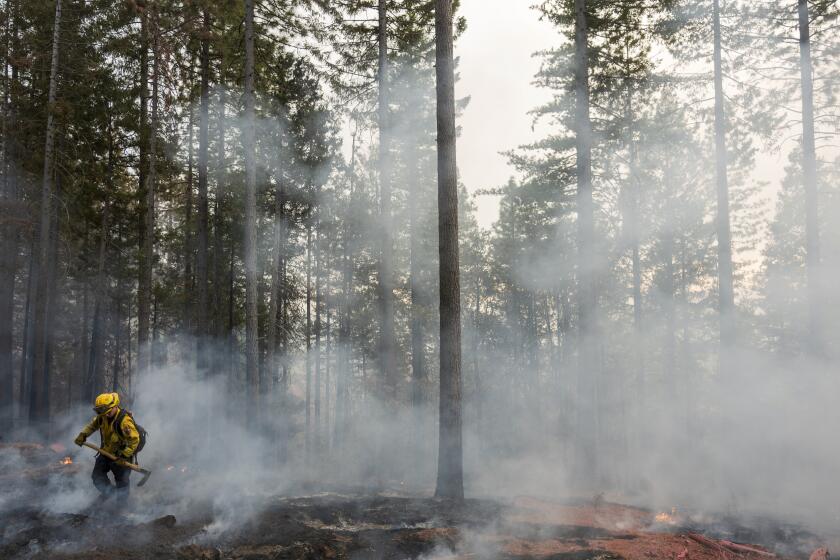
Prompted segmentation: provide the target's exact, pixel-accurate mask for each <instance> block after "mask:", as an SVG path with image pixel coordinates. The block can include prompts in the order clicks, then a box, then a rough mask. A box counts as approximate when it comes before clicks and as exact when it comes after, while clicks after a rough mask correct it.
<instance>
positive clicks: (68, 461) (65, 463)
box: [59, 457, 73, 465]
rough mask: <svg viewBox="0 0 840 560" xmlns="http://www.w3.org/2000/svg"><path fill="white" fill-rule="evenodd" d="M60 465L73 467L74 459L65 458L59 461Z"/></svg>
mask: <svg viewBox="0 0 840 560" xmlns="http://www.w3.org/2000/svg"><path fill="white" fill-rule="evenodd" d="M59 463H61V464H62V465H72V464H73V459H71V458H70V457H65V458H64V459H62V460H61V461H59Z"/></svg>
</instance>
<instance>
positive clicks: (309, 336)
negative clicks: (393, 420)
mask: <svg viewBox="0 0 840 560" xmlns="http://www.w3.org/2000/svg"><path fill="white" fill-rule="evenodd" d="M311 218H312V216H311V210H310V215H309V216H308V217H307V222H306V333H305V334H306V358H305V360H306V364H305V365H306V434H305V447H306V450H305V451H306V460H307V461H309V459H310V453H311V452H312V357H311V356H312V222H311Z"/></svg>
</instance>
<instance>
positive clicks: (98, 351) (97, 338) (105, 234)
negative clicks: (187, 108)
mask: <svg viewBox="0 0 840 560" xmlns="http://www.w3.org/2000/svg"><path fill="white" fill-rule="evenodd" d="M106 134H107V136H108V167H107V171H106V178H105V193H104V196H103V199H104V206H105V208H104V210H103V212H102V231H101V232H100V236H99V259H98V264H97V270H96V296H95V298H96V299H95V301H94V304H93V331H92V335H91V340H90V358H89V360H88V364H87V365H88V371H87V381H88V387H87V388H86V389H87V390H86V395H85V396H86V400H87V402H93V398H94V396H95V393H97V392H99V391H103V390H104V389H105V355H104V354H105V337H106V336H107V335H106V333H105V329H104V328H103V320H104V319H103V317H102V315H103V309H102V308H103V305H104V303H103V300H104V299H105V297H106V290H107V283H106V276H105V262H106V257H107V251H108V238H109V236H110V227H111V222H110V218H111V202H110V198H111V196H113V195H114V180H113V178H114V158H115V154H114V131H113V127H112V122H111V115H110V114H109V115H108V129H107V131H106Z"/></svg>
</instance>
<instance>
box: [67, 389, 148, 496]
mask: <svg viewBox="0 0 840 560" xmlns="http://www.w3.org/2000/svg"><path fill="white" fill-rule="evenodd" d="M93 410H94V412H96V416H94V417H93V420H91V421H90V422H88V424H87V426H85V427H84V428H83V429H82V431H81V433H80V434H79V435H78V436H77V437H76V440H75V443H76V445H79V446H81V445H82V444H83V443H84V442H85V440H86V439H87V438H88V436H90V435H91V434H93V432H95V431H97V430H99V433H100V435H101V436H102V445H101V446H100V447H101V448H102V449H103V450H104V451H107V452H109V453H111V454H112V455H115V456H117V457H118V458H119V459H121V460H122V461H126V462H130V461H133V460H134V454H135V453H136V452H137V447H138V446H139V445H140V434H139V432H138V430H137V426H136V424H135V423H134V418H133V417H132V416H131V414H129V413H127V412H126V411H123V410H122V409H121V408H120V396H119V395H118V394H117V393H103V394H101V395H99V396H98V397H96V401H95V402H94V405H93ZM108 471H110V472H112V473H113V474H114V482H115V483H116V486H114V485H112V484H111V481H110V480H109V479H108ZM129 474H131V469H129V468H128V467H126V466H124V465H121V464H120V462H118V461H112V460H111V459H108V458H107V457H105V456H103V455H97V456H96V463H95V464H94V466H93V473H92V474H91V478H92V479H93V485H94V486H95V487H96V489H97V490H99V492H100V493H101V494H102V498H103V499H107V498H109V497H111V496H112V495H114V496H116V497H117V498H119V500H120V502H124V501H125V500H126V499H127V498H128V492H129V484H128V475H129Z"/></svg>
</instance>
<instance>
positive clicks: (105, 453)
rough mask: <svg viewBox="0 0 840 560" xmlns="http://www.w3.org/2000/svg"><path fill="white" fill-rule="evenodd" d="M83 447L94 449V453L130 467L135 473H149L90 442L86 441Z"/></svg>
mask: <svg viewBox="0 0 840 560" xmlns="http://www.w3.org/2000/svg"><path fill="white" fill-rule="evenodd" d="M82 445H84V446H85V447H90V448H91V449H93V450H94V451H96V452H97V453H99V454H100V455H102V456H103V457H107V458H108V459H111V460H112V461H117V462H118V463H119V464H120V465H122V466H124V467H128V468H129V469H131V470H133V471H137V472H139V473H143V474H145V473H147V472H149V471H148V470H146V469H144V468H142V467H139V466H137V465H135V464H134V463H129V462H128V461H125V460H123V459H120V458H118V457H117V456H116V455H114V454H112V453H108V452H107V451H105V450H104V449H100V448H99V447H96V446H95V445H93V444H92V443H89V442H87V441H86V442H84V443H82Z"/></svg>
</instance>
